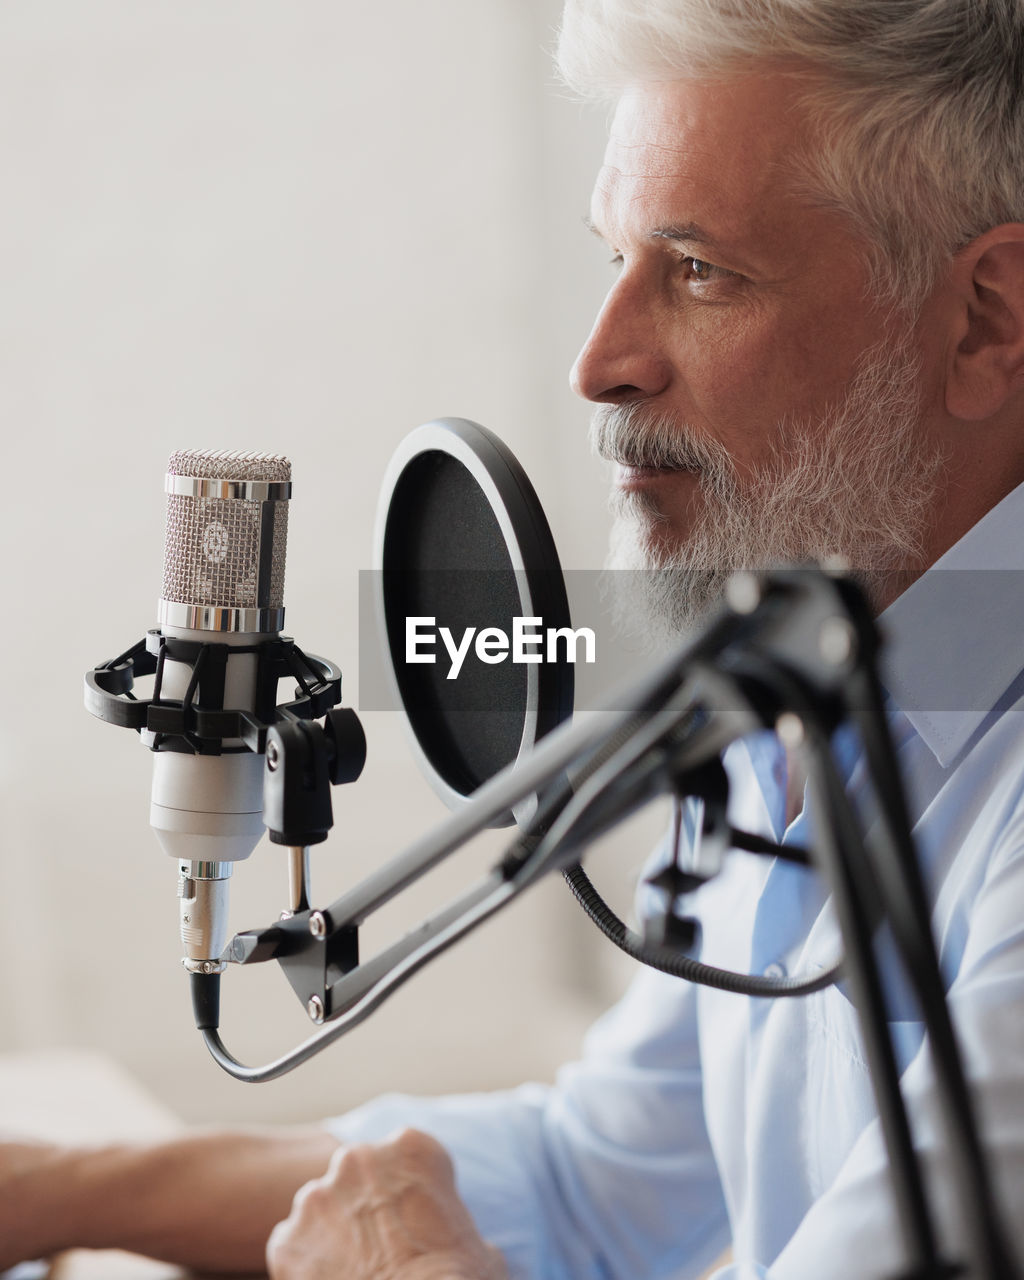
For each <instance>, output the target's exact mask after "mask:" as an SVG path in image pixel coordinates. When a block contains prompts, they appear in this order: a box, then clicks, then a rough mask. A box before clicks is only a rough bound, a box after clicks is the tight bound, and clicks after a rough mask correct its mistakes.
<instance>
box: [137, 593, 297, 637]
mask: <svg viewBox="0 0 1024 1280" xmlns="http://www.w3.org/2000/svg"><path fill="white" fill-rule="evenodd" d="M157 621H158V624H159V625H160V626H161V627H187V628H190V629H191V630H193V631H221V632H224V631H241V632H253V633H265V632H268V631H270V632H273V631H280V630H281V628H282V627H283V626H284V609H224V608H218V607H216V606H214V605H200V604H182V603H181V602H180V601H178V600H159V601H158V602H157Z"/></svg>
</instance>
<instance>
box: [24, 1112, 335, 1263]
mask: <svg viewBox="0 0 1024 1280" xmlns="http://www.w3.org/2000/svg"><path fill="white" fill-rule="evenodd" d="M337 1145H338V1144H337V1141H336V1140H335V1139H334V1138H332V1137H331V1136H330V1134H328V1133H327V1132H326V1131H325V1130H323V1129H319V1128H315V1127H309V1128H294V1129H290V1128H285V1129H264V1130H258V1129H251V1130H238V1131H209V1132H201V1133H197V1134H192V1135H190V1136H188V1137H183V1138H180V1139H175V1140H173V1141H170V1142H161V1143H157V1144H150V1145H145V1146H141V1145H138V1146H136V1145H116V1146H108V1147H91V1148H56V1147H39V1148H37V1149H35V1152H33V1149H31V1148H27V1147H16V1146H13V1145H12V1146H10V1147H8V1148H5V1147H4V1145H3V1144H0V1204H2V1205H3V1206H4V1207H2V1208H0V1224H2V1226H3V1230H0V1241H3V1243H2V1244H0V1266H2V1265H8V1264H9V1263H12V1262H14V1261H20V1260H23V1259H25V1258H29V1257H39V1256H48V1255H50V1254H52V1253H55V1252H58V1251H60V1250H62V1249H67V1248H72V1247H86V1248H117V1249H127V1250H130V1251H132V1252H135V1253H143V1254H147V1255H148V1256H150V1257H154V1258H161V1259H165V1260H167V1261H169V1262H174V1263H178V1264H180V1265H183V1266H188V1267H193V1268H196V1269H202V1270H210V1271H225V1272H231V1271H236V1272H242V1273H244V1272H253V1271H261V1270H262V1269H263V1266H264V1250H265V1247H266V1242H267V1237H268V1236H269V1234H270V1231H271V1229H272V1227H273V1226H274V1224H275V1223H277V1222H279V1221H280V1220H281V1219H282V1218H285V1217H287V1215H288V1212H289V1209H290V1207H291V1203H292V1198H293V1196H294V1195H295V1192H296V1191H297V1190H298V1188H299V1187H300V1186H301V1185H302V1184H303V1183H305V1182H307V1181H309V1180H310V1179H311V1178H315V1177H318V1176H319V1175H321V1174H322V1173H323V1172H324V1170H325V1169H326V1168H327V1165H328V1163H329V1161H330V1158H331V1155H332V1154H333V1153H334V1151H335V1150H336V1149H337Z"/></svg>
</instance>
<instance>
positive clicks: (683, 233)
mask: <svg viewBox="0 0 1024 1280" xmlns="http://www.w3.org/2000/svg"><path fill="white" fill-rule="evenodd" d="M651 239H652V240H673V241H678V242H679V243H681V244H701V245H707V247H708V248H709V249H717V248H719V242H718V241H717V240H716V239H715V237H714V236H713V235H712V234H711V232H710V231H705V230H704V228H703V227H700V226H698V225H697V223H696V222H687V223H685V224H684V225H682V226H678V227H657V228H655V230H654V231H652V232H651Z"/></svg>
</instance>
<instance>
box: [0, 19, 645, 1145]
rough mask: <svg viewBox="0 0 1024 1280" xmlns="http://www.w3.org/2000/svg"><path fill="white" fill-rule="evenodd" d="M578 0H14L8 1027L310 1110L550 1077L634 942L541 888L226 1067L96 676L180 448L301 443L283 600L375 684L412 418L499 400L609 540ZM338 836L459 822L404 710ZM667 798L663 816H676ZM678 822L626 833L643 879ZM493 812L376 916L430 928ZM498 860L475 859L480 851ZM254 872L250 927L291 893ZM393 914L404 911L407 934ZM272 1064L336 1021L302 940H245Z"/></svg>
mask: <svg viewBox="0 0 1024 1280" xmlns="http://www.w3.org/2000/svg"><path fill="white" fill-rule="evenodd" d="M559 8H560V5H559V3H558V0H431V2H430V3H426V4H425V3H423V0H387V2H386V3H382V2H380V0H373V2H372V3H371V2H370V0H154V2H153V3H147V4H141V5H140V4H138V3H136V0H91V2H90V3H89V4H88V5H82V4H80V3H78V0H7V2H6V3H4V4H3V5H0V180H2V187H3V199H2V200H0V326H2V336H0V422H2V423H3V434H4V440H5V445H4V454H5V468H4V475H5V483H4V486H3V488H4V495H3V501H2V503H0V521H2V532H3V545H4V548H5V555H4V560H3V595H4V600H5V602H6V605H7V607H8V624H7V627H6V639H5V642H4V648H5V670H6V672H7V677H6V688H7V695H6V698H5V705H4V715H3V717H2V720H0V735H2V736H0V778H2V788H3V792H2V803H3V823H2V836H0V839H2V850H0V861H2V885H3V888H2V893H0V920H2V935H0V960H2V966H3V975H4V977H3V982H2V984H0V1037H2V1041H0V1049H2V1050H7V1051H10V1050H26V1049H27V1050H37V1049H47V1048H56V1047H74V1048H87V1049H97V1050H100V1051H102V1052H103V1053H105V1054H108V1055H110V1057H112V1058H113V1059H114V1060H115V1061H116V1062H117V1063H118V1064H120V1065H121V1066H123V1067H125V1068H127V1069H128V1070H129V1071H130V1072H132V1073H133V1074H134V1075H135V1076H136V1077H137V1078H138V1079H139V1080H140V1081H141V1082H142V1083H143V1084H144V1085H145V1086H146V1087H147V1088H148V1089H150V1090H151V1091H152V1092H153V1093H155V1094H156V1095H157V1096H158V1097H159V1098H160V1099H161V1100H163V1101H164V1102H166V1103H167V1104H168V1105H169V1106H170V1107H172V1108H173V1109H174V1110H175V1111H176V1112H177V1113H178V1114H179V1115H181V1116H182V1117H184V1118H185V1119H188V1120H233V1119H244V1118H249V1119H259V1120H277V1119H301V1118H312V1117H316V1116H320V1115H323V1114H329V1113H332V1112H337V1111H341V1110H344V1109H345V1108H347V1107H350V1106H352V1105H354V1104H356V1103H358V1102H360V1101H363V1100H365V1099H366V1098H368V1097H370V1096H373V1095H374V1094H376V1093H377V1092H380V1091H382V1090H388V1089H403V1090H409V1091H413V1092H420V1093H432V1092H438V1091H451V1090H464V1089H471V1088H490V1087H496V1086H502V1085H510V1084H515V1083H518V1082H519V1081H521V1080H522V1079H524V1078H533V1079H546V1078H550V1077H551V1075H552V1073H553V1072H554V1070H555V1068H556V1066H557V1064H558V1063H559V1062H560V1061H562V1060H564V1059H565V1058H566V1057H568V1056H570V1055H572V1054H573V1053H575V1051H576V1049H577V1046H578V1042H579V1039H580V1035H581V1033H582V1031H583V1029H584V1028H585V1027H586V1025H587V1023H588V1022H589V1021H590V1020H591V1018H592V1017H593V1015H594V1014H595V1013H596V1012H597V1011H599V1010H600V1009H601V1008H603V1007H605V1006H606V1005H607V1003H608V1002H609V1001H610V1000H611V999H612V998H613V997H614V995H615V993H616V992H617V991H619V990H621V989H622V987H623V985H624V984H625V981H626V979H627V976H628V969H629V966H628V962H625V961H622V962H620V960H619V958H618V957H617V956H616V955H615V954H614V953H613V952H612V951H611V948H610V947H609V945H608V944H607V943H605V942H603V941H602V940H601V939H599V938H598V936H597V934H596V932H595V931H594V930H593V929H592V926H590V925H589V923H588V922H587V921H586V920H585V919H584V918H583V916H582V914H581V913H580V912H579V910H578V908H577V907H576V906H575V904H574V903H573V902H572V901H571V898H570V896H569V893H568V891H567V890H566V889H565V887H564V886H563V885H562V884H561V883H560V882H555V881H552V882H551V883H549V884H547V885H544V886H541V887H540V888H539V889H537V890H536V891H534V892H533V894H531V895H529V897H528V898H527V899H524V900H521V901H520V902H519V904H517V905H516V906H515V907H514V908H513V909H511V910H510V911H508V912H506V913H505V914H504V915H502V916H501V917H499V918H498V919H497V920H495V921H493V922H491V923H490V924H489V925H487V926H485V928H484V929H483V930H482V931H480V932H479V933H477V934H476V935H474V936H473V937H472V938H471V939H470V940H468V941H466V942H464V943H463V944H461V945H460V946H459V947H457V948H455V949H454V950H453V951H451V952H449V953H448V954H447V955H446V956H445V957H443V958H442V959H441V960H439V961H437V962H436V963H434V964H433V965H432V966H431V967H429V968H428V969H427V970H426V971H425V972H424V973H422V974H421V975H419V976H418V977H417V978H415V979H414V980H413V981H412V982H410V983H409V984H408V985H407V986H405V987H404V988H403V989H402V991H401V992H400V993H399V994H398V995H397V996H395V997H394V998H393V999H392V1000H391V1001H390V1002H389V1003H387V1004H386V1005H385V1006H384V1008H383V1009H382V1010H381V1011H380V1012H378V1013H377V1014H376V1015H375V1016H374V1017H373V1018H372V1019H371V1020H370V1021H369V1022H368V1023H366V1024H365V1025H364V1026H363V1027H361V1028H359V1029H357V1030H356V1031H355V1032H353V1033H352V1034H351V1035H350V1036H348V1037H345V1038H344V1039H342V1040H341V1041H340V1042H339V1043H338V1044H336V1045H335V1046H334V1047H332V1048H330V1049H329V1050H327V1052H326V1053H324V1054H323V1055H321V1056H320V1057H319V1058H318V1059H316V1060H315V1061H313V1062H312V1063H310V1064H308V1065H306V1066H304V1067H302V1068H300V1069H299V1071H298V1072H296V1073H295V1074H294V1075H291V1076H288V1077H286V1078H285V1079H283V1080H281V1081H279V1082H275V1083H272V1084H267V1085H260V1086H257V1087H256V1088H250V1087H245V1086H243V1085H241V1084H239V1083H236V1082H235V1081H233V1080H231V1079H230V1078H229V1077H227V1076H226V1075H223V1074H222V1073H221V1072H220V1071H219V1070H218V1069H217V1068H216V1067H215V1066H214V1064H213V1062H212V1061H211V1060H210V1059H209V1057H208V1055H207V1053H206V1051H205V1049H204V1048H203V1046H202V1043H201V1041H200V1039H199V1037H198V1034H197V1033H196V1032H195V1030H194V1028H193V1025H192V1017H191V1010H190V1007H189V999H188V992H187V982H186V979H185V976H184V974H183V972H182V970H181V968H180V963H179V961H180V946H179V943H178V939H177V905H176V900H175V884H176V872H175V864H174V863H173V861H172V860H171V859H170V858H168V857H167V856H166V855H164V854H162V853H161V852H160V850H159V847H158V845H157V843H156V840H155V838H154V836H153V835H152V833H151V832H150V830H149V827H148V806H149V786H150V778H151V763H152V762H151V757H150V755H149V753H148V752H147V751H146V750H145V749H144V748H143V747H142V746H141V745H140V744H139V742H138V741H137V739H136V738H135V737H134V735H132V734H130V733H127V732H126V731H123V730H116V729H114V728H113V727H111V726H109V725H105V724H102V723H100V722H99V721H97V720H94V719H92V718H91V717H90V716H89V715H88V714H87V713H86V712H85V711H84V709H83V706H82V677H83V672H84V671H85V669H86V668H87V667H92V666H94V665H96V664H97V663H99V662H101V661H103V660H105V659H107V658H110V657H112V656H113V655H114V654H116V653H119V652H121V651H122V650H124V649H126V648H128V647H129V645H131V644H132V643H134V642H135V641H136V640H137V639H139V638H141V636H142V635H143V634H144V632H145V631H146V629H147V628H149V627H152V626H155V625H156V618H155V609H156V599H157V596H158V594H159V586H160V570H161V562H162V540H163V506H164V499H163V492H162V485H163V475H164V471H165V465H166V461H167V457H168V455H169V454H170V453H171V451H172V450H175V449H179V448H226V449H256V450H268V451H275V452H283V453H286V454H288V455H289V456H290V457H291V459H292V464H293V475H294V482H295V492H294V498H293V501H292V504H291V517H290V544H289V555H288V570H287V588H286V603H287V623H286V630H287V632H288V633H289V634H291V635H293V636H295V638H296V640H297V641H298V643H299V644H300V645H301V646H302V647H303V648H305V649H306V650H307V651H310V652H313V653H318V654H322V655H324V656H326V657H329V658H331V659H333V660H334V661H336V662H337V663H339V665H340V666H341V667H342V670H343V671H344V673H345V688H346V701H348V702H350V703H355V705H356V706H357V707H358V663H357V657H358V653H357V638H358V617H357V608H356V606H357V599H358V575H359V571H360V570H361V569H368V568H371V567H372V564H371V542H372V532H373V517H374V508H375V503H376V493H377V487H378V484H379V482H380V478H381V475H382V473H383V471H384V468H385V465H386V462H387V459H388V458H389V456H390V454H391V452H392V450H393V449H394V447H395V445H396V444H397V443H398V441H399V440H400V439H401V437H402V436H403V435H405V433H406V432H407V431H409V430H410V429H411V428H413V427H414V426H416V425H417V424H418V423H420V422H424V421H427V420H429V419H431V418H433V417H437V416H440V415H458V416H463V417H468V418H473V419H476V420H477V421H480V422H482V423H484V424H485V425H487V426H489V427H490V428H491V429H493V430H494V431H496V432H498V434H500V435H501V436H503V437H504V438H505V439H506V440H507V441H508V442H509V444H510V445H511V446H512V448H513V449H514V450H515V451H516V453H517V454H518V455H519V457H520V459H521V461H522V462H523V464H524V465H525V467H526V469H527V471H528V473H529V474H530V475H531V477H532V479H533V481H534V484H535V486H536V488H537V490H538V492H539V494H540V497H541V500H542V502H543V503H544V506H545V508H546V510H547V511H548V514H549V518H550V520H551V524H552V527H553V530H554V534H555V538H556V542H557V544H558V546H559V550H560V553H561V556H562V561H563V564H564V565H565V566H566V567H572V568H582V569H589V568H596V567H598V566H599V565H600V563H601V560H602V557H603V553H604V544H605V532H604V530H605V516H604V490H605V478H604V475H603V471H602V468H601V466H600V465H599V464H598V463H597V462H595V461H594V460H593V459H592V458H591V457H590V456H589V453H588V449H587V445H586V439H585V436H586V423H587V418H588V413H587V410H586V407H585V406H583V405H581V404H579V403H577V402H575V401H574V398H573V397H572V395H571V393H570V391H569V389H568V386H567V382H566V375H567V371H568V369H569V366H570V364H571V362H572V359H573V357H574V355H575V353H576V350H577V349H578V347H579V345H580V343H581V342H582V340H583V338H584V337H585V335H586V333H587V331H588V328H589V325H590V322H591V320H592V317H593V315H594V313H595V311H596V308H597V306H598V304H599V302H600V299H601V297H602V295H603V292H604V289H605V287H606V286H607V284H608V268H607V265H606V262H605V255H603V254H602V251H601V250H600V248H599V247H598V246H597V245H596V244H595V243H593V241H592V237H590V236H589V235H588V234H587V232H586V231H585V230H584V229H583V227H582V225H581V215H582V214H583V213H584V211H585V209H586V207H587V203H588V198H589V191H590V186H591V183H592V180H593V177H594V174H595V172H596V169H597V166H598V163H599V158H600V154H601V150H602V146H603V135H604V126H605V121H604V119H603V114H602V113H601V112H599V111H593V110H592V109H584V108H582V107H581V106H579V105H578V104H576V103H574V102H573V101H572V100H571V98H570V97H569V95H568V94H567V92H566V91H565V90H563V89H562V88H561V87H560V86H559V85H558V83H557V81H556V77H555V73H554V70H553V67H552V63H551V57H550V50H551V47H552V45H553V42H554V34H555V29H556V25H557V21H558V16H559ZM364 721H365V726H366V731H367V736H368V739H369V751H370V760H369V764H368V767H367V771H366V774H365V775H364V778H363V779H362V780H361V781H360V782H359V783H358V784H356V785H355V786H353V787H349V788H347V789H341V790H339V791H336V792H335V817H336V825H335V830H334V832H333V833H332V837H331V839H330V841H329V842H328V843H327V844H326V845H321V846H319V847H318V848H317V849H316V850H315V852H314V858H313V897H314V901H315V902H316V901H320V902H321V903H326V902H327V901H330V900H331V899H333V898H334V897H336V896H338V895H339V894H340V893H341V892H342V891H343V890H344V889H345V888H347V887H348V886H349V885H351V884H352V883H354V882H355V881H356V880H357V879H358V878H359V877H360V876H361V875H363V874H365V873H366V872H367V871H368V870H369V869H371V868H372V867H374V866H377V865H379V864H380V863H381V862H382V861H384V860H385V859H386V858H388V857H389V856H391V855H392V854H394V853H397V852H398V851H399V850H401V849H402V848H403V847H404V846H405V845H407V844H408V843H409V842H410V841H411V840H413V839H414V838H415V837H416V836H417V835H418V834H420V833H421V832H422V831H423V830H424V829H425V828H427V827H428V826H431V825H433V824H435V823H437V822H439V821H441V820H442V819H443V817H444V811H443V809H442V807H441V805H440V803H439V802H438V801H437V800H436V799H435V797H434V795H433V793H432V792H431V791H430V790H429V788H428V787H427V785H426V783H425V782H424V781H423V780H422V779H421V778H420V776H419V774H418V772H417V770H416V767H415V765H414V764H413V762H412V757H411V754H410V752H409V750H408V748H407V746H406V743H405V740H404V738H403V727H402V724H401V720H400V716H399V714H398V713H394V712H390V713H388V712H375V713H369V714H367V715H366V716H365V717H364ZM659 821H660V816H659V817H655V818H653V819H649V820H648V825H649V826H653V825H656V824H657V822H659ZM649 834H650V832H649V830H648V828H647V827H644V828H643V829H630V830H628V831H624V832H622V833H620V834H619V835H618V836H617V837H616V838H615V842H614V844H612V845H610V846H609V847H608V848H606V849H603V850H602V851H601V852H600V856H599V858H598V869H597V870H596V871H595V874H596V875H598V877H599V879H600V882H601V884H602V886H603V887H604V888H605V889H606V890H607V891H608V893H609V896H610V897H611V898H612V899H613V901H615V902H616V903H617V904H618V905H620V906H621V907H625V906H626V905H628V902H629V899H630V894H631V884H632V880H633V878H634V877H635V874H636V871H637V869H638V867H639V865H640V863H641V862H642V858H643V855H644V853H645V851H646V848H647V845H648V843H649ZM500 847H501V837H500V835H499V836H496V837H495V838H494V840H491V841H489V842H488V841H485V842H484V847H483V848H482V850H478V851H474V852H473V853H472V854H470V855H467V859H456V860H454V861H453V862H452V863H450V864H447V865H446V866H445V868H444V869H443V870H442V871H441V872H439V873H437V875H436V877H433V878H432V879H433V880H436V881H437V883H431V884H427V885H424V886H423V889H422V892H420V891H419V890H417V892H416V893H414V894H407V895H406V896H405V898H403V900H402V902H401V904H398V905H396V906H394V907H391V908H389V909H388V912H386V913H384V918H382V919H381V920H380V922H379V924H375V926H374V927H375V928H378V927H379V928H380V929H381V931H382V936H383V934H385V933H388V931H394V930H401V929H404V928H406V927H409V926H410V925H412V924H414V923H416V922H417V921H418V920H419V919H420V918H422V915H423V914H424V913H425V911H426V910H427V909H428V908H429V906H430V905H431V903H432V902H434V901H435V900H437V899H438V898H443V897H444V896H445V895H447V894H450V893H453V892H454V891H455V890H457V889H458V888H459V887H461V886H462V885H464V884H465V883H467V877H469V876H471V875H473V874H475V869H476V868H477V867H479V866H480V865H482V864H484V863H486V862H488V861H489V860H490V859H492V858H493V857H494V856H496V854H497V851H498V850H499V849H500ZM474 860H475V861H474ZM286 885H287V879H286V867H285V863H284V854H283V852H282V851H281V850H279V849H276V848H273V847H271V846H269V845H268V844H264V845H261V847H260V848H259V849H257V850H256V852H255V853H254V854H253V856H252V858H251V859H250V860H249V861H248V862H247V863H244V864H240V865H239V866H238V868H237V870H236V873H235V877H234V881H233V890H232V894H233V897H232V920H231V925H232V928H233V929H240V928H245V927H250V926H254V925H258V924H264V923H268V922H270V921H272V920H273V919H275V918H276V916H277V913H278V911H279V910H280V909H281V907H282V906H283V905H285V895H286ZM389 936H390V935H389ZM224 986H225V989H224V1011H223V1023H222V1026H223V1032H224V1036H225V1040H226V1041H227V1043H228V1045H229V1047H230V1048H231V1049H233V1050H234V1051H235V1052H236V1053H237V1054H239V1055H240V1056H241V1057H243V1058H245V1059H247V1060H249V1061H251V1062H261V1061H265V1060H267V1059H268V1058H271V1057H276V1056H278V1054H280V1053H281V1052H283V1051H284V1050H285V1049H287V1048H289V1047H291V1046H292V1045H293V1044H295V1043H296V1042H297V1041H298V1040H300V1039H304V1038H305V1037H306V1035H307V1034H308V1033H309V1031H310V1026H309V1023H308V1021H307V1019H306V1017H305V1014H304V1013H303V1011H302V1009H301V1007H300V1006H299V1004H298V1002H297V1001H296V1000H295V998H294V997H293V995H292V994H291V991H290V989H289V988H288V986H287V983H286V982H285V980H284V978H283V976H281V975H280V974H279V973H278V972H277V970H276V967H275V968H274V969H270V968H269V967H268V968H267V970H266V971H265V972H264V971H263V970H261V969H256V970H252V971H250V970H245V971H236V972H230V973H229V974H228V975H227V977H226V979H225V984H224Z"/></svg>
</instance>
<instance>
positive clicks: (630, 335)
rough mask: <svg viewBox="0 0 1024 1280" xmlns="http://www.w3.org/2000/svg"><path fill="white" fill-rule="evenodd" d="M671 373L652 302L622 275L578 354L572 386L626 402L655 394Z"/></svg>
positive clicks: (588, 395)
mask: <svg viewBox="0 0 1024 1280" xmlns="http://www.w3.org/2000/svg"><path fill="white" fill-rule="evenodd" d="M671 376H672V371H671V366H670V365H669V362H668V360H667V359H666V358H665V356H664V355H663V353H662V348H661V343H660V341H659V338H658V331H657V325H656V323H655V317H654V314H653V310H652V308H651V306H650V305H649V303H647V304H645V301H644V298H643V293H642V289H641V288H640V287H638V284H637V282H636V281H631V280H630V279H628V277H626V276H625V275H623V276H620V277H619V280H618V281H617V282H616V284H615V287H614V288H613V289H612V291H611V293H609V295H608V297H607V298H606V299H605V303H604V306H603V307H602V308H601V311H600V314H599V315H598V317H597V320H596V321H595V322H594V328H593V330H592V331H591V334H590V337H589V338H588V339H587V341H586V343H585V344H584V346H583V350H582V351H581V352H580V354H579V355H578V356H577V357H576V363H575V364H574V365H573V368H572V373H571V374H570V376H569V383H570V385H571V387H572V389H573V391H575V392H576V394H577V395H578V396H582V397H583V399H584V400H594V401H597V402H599V403H602V404H624V403H626V402H628V401H630V400H639V399H647V398H650V397H652V396H656V395H659V394H660V393H661V392H662V391H664V390H665V388H666V387H667V386H668V384H669V382H670V381H671Z"/></svg>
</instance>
